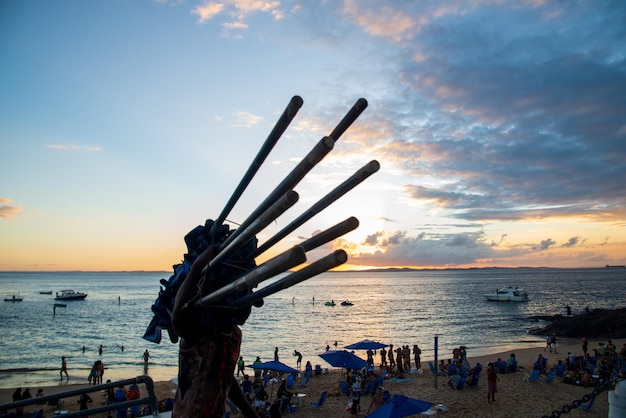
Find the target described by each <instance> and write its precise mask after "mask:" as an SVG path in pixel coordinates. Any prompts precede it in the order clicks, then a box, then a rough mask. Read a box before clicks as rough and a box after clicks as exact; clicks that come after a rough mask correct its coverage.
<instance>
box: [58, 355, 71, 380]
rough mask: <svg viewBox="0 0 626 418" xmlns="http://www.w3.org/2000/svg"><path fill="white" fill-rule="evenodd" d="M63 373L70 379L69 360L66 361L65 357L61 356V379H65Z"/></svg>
mask: <svg viewBox="0 0 626 418" xmlns="http://www.w3.org/2000/svg"><path fill="white" fill-rule="evenodd" d="M63 373H65V377H66V378H67V380H70V376H69V375H68V374H67V361H65V357H61V371H59V374H60V375H61V380H63Z"/></svg>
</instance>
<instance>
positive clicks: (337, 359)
mask: <svg viewBox="0 0 626 418" xmlns="http://www.w3.org/2000/svg"><path fill="white" fill-rule="evenodd" d="M318 355H319V356H320V357H321V358H323V359H324V360H325V361H326V362H327V363H328V364H330V365H331V366H333V367H342V368H344V369H355V370H361V369H362V368H363V367H365V366H367V361H365V360H363V359H362V358H361V357H358V356H356V355H354V354H352V353H351V352H349V351H346V350H329V351H326V352H325V353H322V354H318Z"/></svg>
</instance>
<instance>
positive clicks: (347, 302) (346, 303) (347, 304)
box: [341, 300, 354, 306]
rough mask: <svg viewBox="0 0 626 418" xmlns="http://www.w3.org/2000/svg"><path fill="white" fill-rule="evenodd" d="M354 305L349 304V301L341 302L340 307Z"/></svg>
mask: <svg viewBox="0 0 626 418" xmlns="http://www.w3.org/2000/svg"><path fill="white" fill-rule="evenodd" d="M352 305H354V303H352V302H350V301H349V300H344V301H343V302H341V306H352Z"/></svg>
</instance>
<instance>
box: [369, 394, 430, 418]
mask: <svg viewBox="0 0 626 418" xmlns="http://www.w3.org/2000/svg"><path fill="white" fill-rule="evenodd" d="M431 406H433V404H432V403H430V402H426V401H420V400H418V399H413V398H408V397H406V396H404V395H393V396H392V397H391V399H389V400H388V401H387V402H385V403H384V404H382V405H381V406H379V407H378V408H376V410H375V411H374V412H372V413H371V414H369V415H368V416H367V417H366V418H402V417H410V416H411V415H416V414H421V413H422V412H424V411H428V410H429V409H430V407H431Z"/></svg>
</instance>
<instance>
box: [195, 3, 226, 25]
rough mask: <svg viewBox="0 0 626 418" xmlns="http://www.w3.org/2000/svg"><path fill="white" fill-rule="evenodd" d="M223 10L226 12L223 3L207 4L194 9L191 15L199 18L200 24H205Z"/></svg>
mask: <svg viewBox="0 0 626 418" xmlns="http://www.w3.org/2000/svg"><path fill="white" fill-rule="evenodd" d="M222 10H224V4H223V3H215V2H206V3H204V4H203V5H201V6H196V7H194V9H193V10H192V11H191V13H193V14H196V15H198V16H199V19H198V23H204V22H206V21H207V20H210V19H212V18H213V17H214V16H216V15H218V14H219V13H221V12H222Z"/></svg>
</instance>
